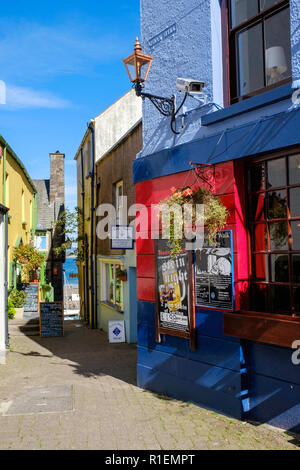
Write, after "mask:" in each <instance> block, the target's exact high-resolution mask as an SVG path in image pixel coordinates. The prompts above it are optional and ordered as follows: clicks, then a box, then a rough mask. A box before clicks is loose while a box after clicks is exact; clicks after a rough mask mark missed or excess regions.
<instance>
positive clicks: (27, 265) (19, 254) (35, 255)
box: [14, 245, 45, 282]
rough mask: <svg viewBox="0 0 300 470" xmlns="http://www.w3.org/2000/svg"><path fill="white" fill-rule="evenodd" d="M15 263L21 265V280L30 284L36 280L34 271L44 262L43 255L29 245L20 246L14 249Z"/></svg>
mask: <svg viewBox="0 0 300 470" xmlns="http://www.w3.org/2000/svg"><path fill="white" fill-rule="evenodd" d="M14 258H15V261H17V262H18V263H20V264H21V271H22V280H24V282H31V281H34V280H35V279H36V271H37V269H38V268H40V267H41V266H42V264H43V262H44V259H45V258H44V255H43V254H42V253H39V252H38V251H37V250H36V249H35V248H34V247H33V246H31V245H20V246H19V247H18V248H15V249H14Z"/></svg>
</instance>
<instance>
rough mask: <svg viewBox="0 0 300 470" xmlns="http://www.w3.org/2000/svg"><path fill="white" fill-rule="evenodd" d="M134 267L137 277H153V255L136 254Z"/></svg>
mask: <svg viewBox="0 0 300 470" xmlns="http://www.w3.org/2000/svg"><path fill="white" fill-rule="evenodd" d="M136 268H137V276H138V277H152V278H154V277H155V271H154V255H137V259H136Z"/></svg>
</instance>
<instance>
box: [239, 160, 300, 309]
mask: <svg viewBox="0 0 300 470" xmlns="http://www.w3.org/2000/svg"><path fill="white" fill-rule="evenodd" d="M259 167H260V171H259V175H262V174H265V175H267V178H266V186H265V187H262V185H261V183H260V182H259V190H260V192H256V193H255V191H257V189H258V185H257V184H256V183H257V182H255V180H254V176H253V175H254V174H255V173H256V174H257V168H258V166H257V163H255V162H253V163H252V162H250V163H249V164H248V169H247V173H246V174H247V175H248V182H247V183H248V185H247V188H248V206H247V207H248V211H249V216H248V222H249V225H250V227H249V229H250V231H249V233H250V235H251V250H252V256H251V273H252V274H251V290H252V292H253V296H255V297H253V298H251V306H250V308H251V309H252V310H255V311H260V312H264V311H265V312H269V313H275V314H276V313H278V314H290V315H292V314H294V313H295V311H296V312H298V313H297V314H300V155H299V153H298V154H296V155H292V156H284V157H280V158H273V159H272V158H269V159H266V160H265V161H263V162H262V161H261V160H260V163H259ZM291 186H292V187H291ZM275 188H278V189H275ZM263 200H264V201H265V204H262V201H263ZM263 206H266V220H264V219H263ZM264 308H265V310H264Z"/></svg>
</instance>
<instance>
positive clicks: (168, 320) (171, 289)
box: [156, 240, 190, 332]
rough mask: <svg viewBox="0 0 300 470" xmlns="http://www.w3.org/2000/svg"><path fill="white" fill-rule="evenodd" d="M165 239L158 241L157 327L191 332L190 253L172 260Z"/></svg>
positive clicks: (184, 251)
mask: <svg viewBox="0 0 300 470" xmlns="http://www.w3.org/2000/svg"><path fill="white" fill-rule="evenodd" d="M167 244H168V242H167V241H166V240H157V255H156V256H157V259H156V267H157V272H156V289H157V302H158V317H159V318H158V320H159V328H163V329H168V330H176V331H178V332H179V331H181V332H189V331H190V321H189V313H190V312H189V310H190V309H189V304H190V302H189V300H190V298H189V297H190V293H189V271H190V261H189V253H188V252H187V251H186V250H184V249H183V251H182V253H180V254H179V255H177V256H176V257H175V259H172V257H171V254H170V251H169V250H168V247H167Z"/></svg>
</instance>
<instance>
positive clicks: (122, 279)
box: [117, 274, 127, 282]
mask: <svg viewBox="0 0 300 470" xmlns="http://www.w3.org/2000/svg"><path fill="white" fill-rule="evenodd" d="M117 280H118V281H122V282H126V281H127V274H124V276H118V277H117Z"/></svg>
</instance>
